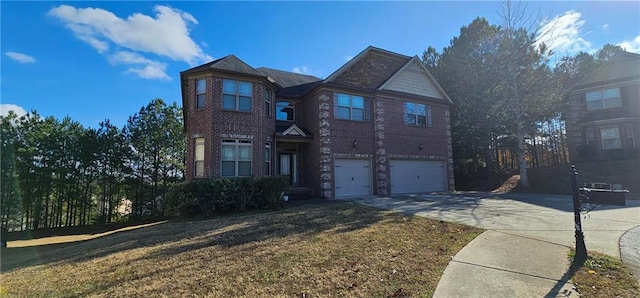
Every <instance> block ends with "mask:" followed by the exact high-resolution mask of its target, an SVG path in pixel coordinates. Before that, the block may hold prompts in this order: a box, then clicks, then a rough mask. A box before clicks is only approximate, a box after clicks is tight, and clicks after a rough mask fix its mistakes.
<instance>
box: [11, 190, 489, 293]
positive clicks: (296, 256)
mask: <svg viewBox="0 0 640 298" xmlns="http://www.w3.org/2000/svg"><path fill="white" fill-rule="evenodd" d="M481 232H482V230H480V229H477V228H473V227H468V226H463V225H459V224H453V223H447V222H442V221H438V220H431V219H426V218H419V217H411V216H406V215H402V214H398V213H392V212H386V211H379V210H377V209H373V208H370V207H365V206H360V205H354V204H350V203H339V202H335V201H315V202H308V203H303V204H300V203H299V204H297V205H290V206H288V207H287V208H285V209H284V210H281V211H273V212H264V213H257V214H249V215H238V216H228V217H222V218H217V219H210V220H199V221H187V222H165V223H160V224H157V225H151V226H146V227H142V228H139V229H135V230H129V231H122V232H116V233H113V234H110V235H107V236H103V237H99V238H96V239H91V240H85V241H80V242H73V243H65V244H50V245H46V244H39V245H38V246H32V247H20V248H9V249H3V250H2V256H1V258H2V275H1V276H0V280H1V282H0V283H1V288H0V293H2V294H4V295H6V296H19V297H61V296H102V297H114V296H119V297H122V296H127V297H128V296H145V297H159V296H169V297H184V296H210V297H231V296H235V297H237V296H246V297H267V296H269V297H274V296H276V297H277V296H282V297H320V296H322V297H345V296H360V297H388V296H391V297H402V296H412V297H416V296H418V297H419V296H431V295H432V293H433V291H434V290H435V288H436V286H437V284H438V281H439V280H440V275H442V272H443V271H444V269H445V267H446V266H447V264H448V263H449V261H450V260H451V258H452V257H453V256H454V255H455V254H456V253H457V252H458V251H459V250H460V249H461V248H462V247H464V246H465V245H466V244H467V243H468V242H469V241H471V240H472V239H473V238H474V237H476V236H477V235H479V234H480V233H481ZM52 240H55V237H52ZM40 241H42V239H40ZM52 242H55V241H52Z"/></svg>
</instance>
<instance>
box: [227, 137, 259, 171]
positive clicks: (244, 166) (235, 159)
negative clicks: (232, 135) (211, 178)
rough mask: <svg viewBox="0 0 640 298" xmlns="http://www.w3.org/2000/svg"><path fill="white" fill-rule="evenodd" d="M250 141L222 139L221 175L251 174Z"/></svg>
mask: <svg viewBox="0 0 640 298" xmlns="http://www.w3.org/2000/svg"><path fill="white" fill-rule="evenodd" d="M251 155H252V154H251V141H248V140H222V173H221V176H232V177H238V176H251Z"/></svg>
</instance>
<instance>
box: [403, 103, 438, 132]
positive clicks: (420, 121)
mask: <svg viewBox="0 0 640 298" xmlns="http://www.w3.org/2000/svg"><path fill="white" fill-rule="evenodd" d="M404 124H408V125H412V126H422V127H431V126H433V120H432V119H431V106H426V105H424V104H421V103H414V102H405V103H404Z"/></svg>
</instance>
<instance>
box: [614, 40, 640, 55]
mask: <svg viewBox="0 0 640 298" xmlns="http://www.w3.org/2000/svg"><path fill="white" fill-rule="evenodd" d="M618 45H619V46H621V47H622V48H623V49H624V50H625V51H627V52H633V53H638V54H640V35H638V36H636V38H634V39H633V40H625V41H623V42H621V43H619V44H618Z"/></svg>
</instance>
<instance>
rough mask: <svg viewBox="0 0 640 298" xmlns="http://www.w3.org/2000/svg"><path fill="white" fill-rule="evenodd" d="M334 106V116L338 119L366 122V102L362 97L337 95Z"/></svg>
mask: <svg viewBox="0 0 640 298" xmlns="http://www.w3.org/2000/svg"><path fill="white" fill-rule="evenodd" d="M334 105H335V109H334V115H335V117H336V118H338V119H345V120H353V121H364V120H365V101H364V98H363V97H362V96H357V95H349V94H343V93H337V94H336V95H335V99H334Z"/></svg>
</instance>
